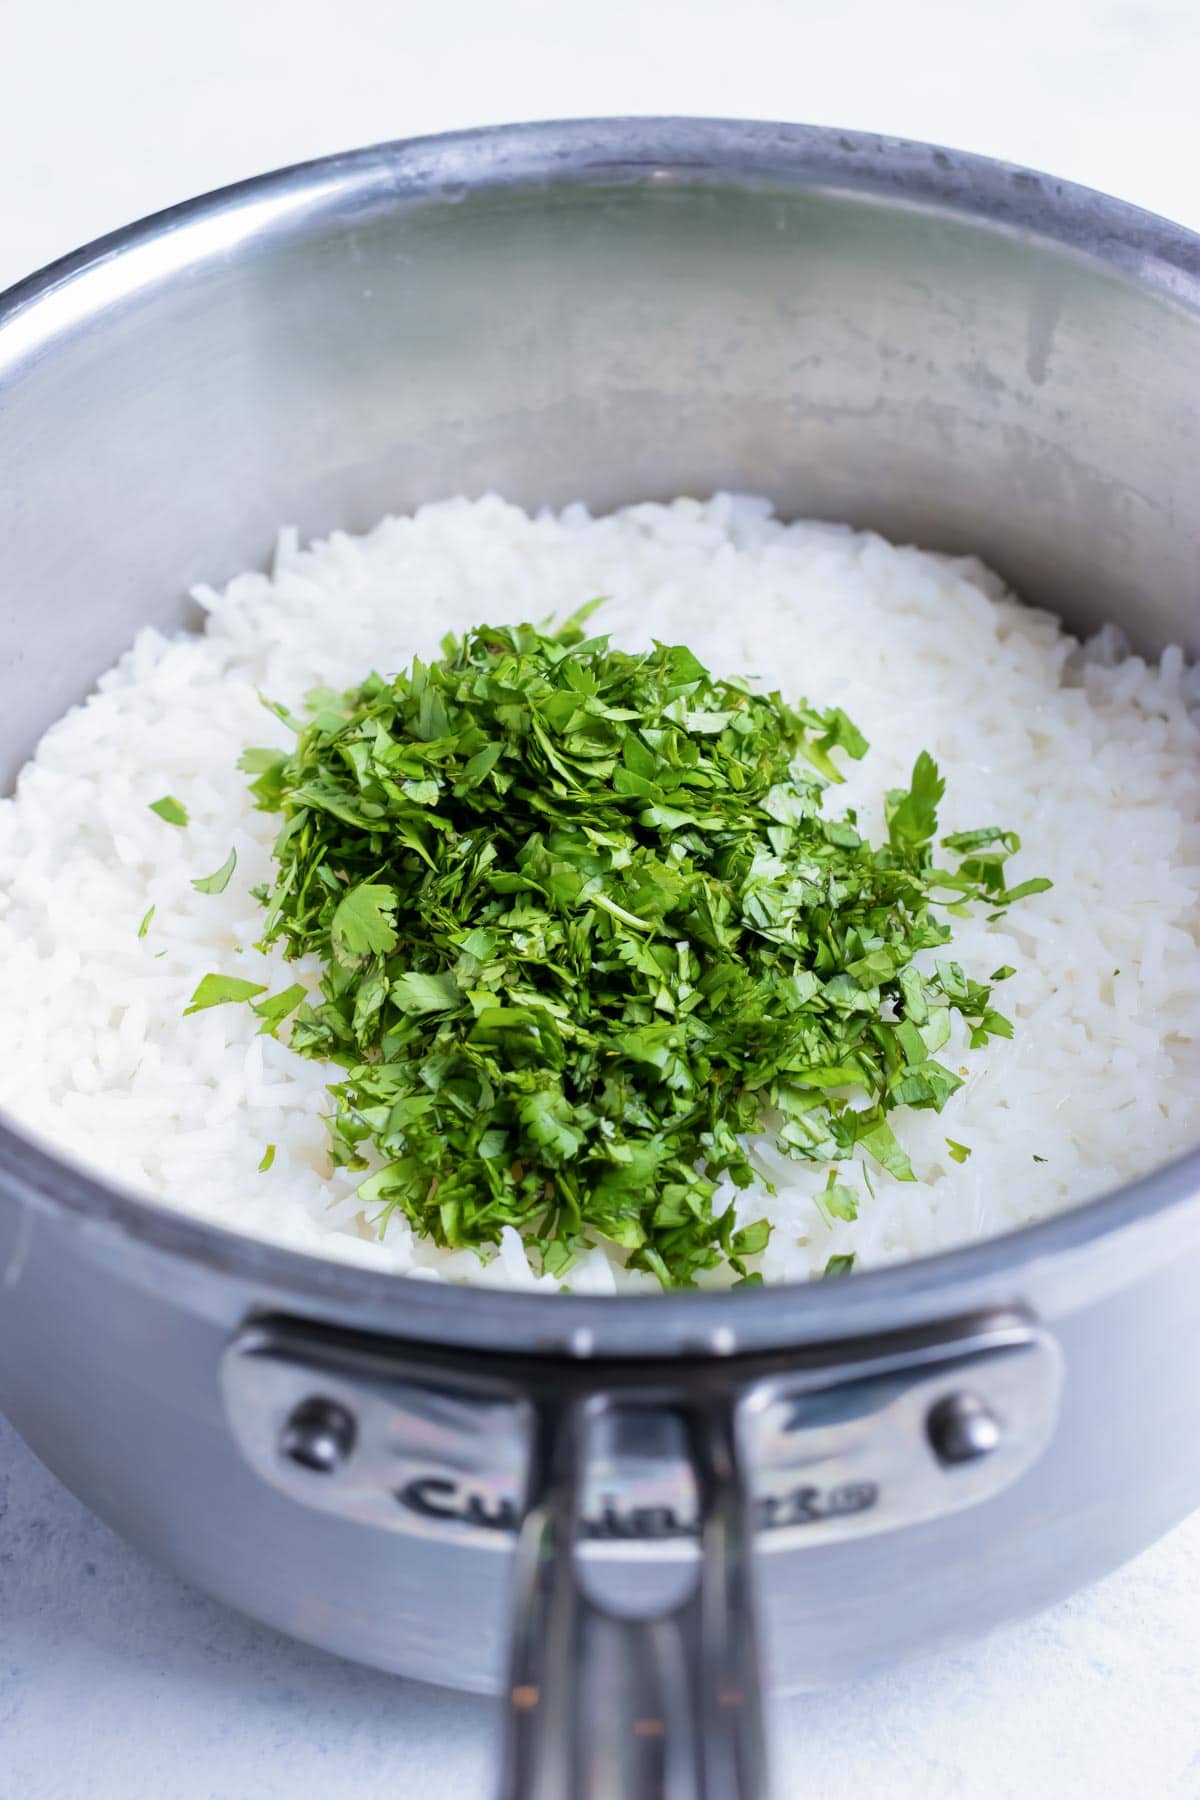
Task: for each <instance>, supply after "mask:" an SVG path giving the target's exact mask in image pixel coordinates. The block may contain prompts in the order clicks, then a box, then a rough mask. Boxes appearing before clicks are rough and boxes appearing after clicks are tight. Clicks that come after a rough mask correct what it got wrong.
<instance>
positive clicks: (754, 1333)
mask: <svg viewBox="0 0 1200 1800" xmlns="http://www.w3.org/2000/svg"><path fill="white" fill-rule="evenodd" d="M651 179H655V180H664V181H668V180H674V181H677V182H680V183H686V182H695V181H705V182H717V183H721V184H725V185H735V186H736V185H747V186H754V185H764V184H767V183H770V182H776V181H777V182H779V183H781V184H783V185H784V186H788V187H792V188H798V187H799V188H809V189H813V190H821V189H825V190H829V191H838V192H846V191H850V192H854V193H859V194H862V195H863V196H864V197H869V198H872V199H874V200H876V201H880V202H883V203H889V204H892V205H894V206H896V207H898V208H915V209H919V210H925V211H930V210H932V211H942V212H946V213H950V214H957V215H959V216H966V217H974V218H976V219H978V220H980V221H981V222H982V223H984V224H986V225H988V226H989V227H992V228H997V229H1000V230H1006V231H1010V232H1015V233H1018V234H1024V235H1027V236H1029V237H1031V238H1033V239H1037V240H1043V241H1045V240H1050V241H1053V242H1057V243H1059V244H1061V245H1063V246H1065V247H1067V248H1069V249H1072V250H1075V251H1077V252H1079V253H1081V254H1084V255H1086V256H1087V257H1089V258H1090V259H1092V260H1097V261H1100V262H1102V263H1105V264H1107V265H1108V266H1110V267H1111V268H1112V269H1113V272H1114V274H1121V275H1123V276H1124V277H1125V278H1126V279H1128V280H1131V281H1133V282H1134V283H1136V284H1138V285H1141V286H1144V287H1146V288H1148V289H1150V290H1152V291H1154V292H1156V293H1158V294H1160V295H1161V296H1163V297H1166V298H1168V299H1171V300H1173V301H1176V302H1178V303H1179V304H1181V305H1184V306H1185V307H1187V309H1188V310H1189V311H1194V312H1196V313H1197V315H1200V236H1197V235H1196V234H1195V233H1192V232H1190V231H1188V230H1186V229H1185V228H1184V227H1182V226H1179V225H1175V224H1172V223H1171V222H1170V221H1168V220H1165V219H1161V218H1158V217H1156V216H1155V215H1153V214H1150V213H1147V212H1143V211H1141V210H1140V209H1139V208H1137V207H1134V206H1130V205H1128V204H1127V203H1125V202H1123V201H1119V200H1116V199H1113V198H1111V197H1109V196H1108V195H1105V194H1101V193H1097V192H1096V191H1094V190H1092V189H1089V188H1084V187H1079V186H1076V185H1074V184H1072V183H1068V182H1062V181H1058V180H1056V179H1054V178H1052V177H1049V176H1044V175H1040V174H1036V173H1034V172H1032V171H1030V170H1027V169H1023V168H1020V167H1017V166H1015V165H1012V164H1009V163H1004V162H999V161H995V160H993V159H991V158H987V157H979V156H973V155H968V154H965V153H963V152H960V151H956V150H948V149H943V148H940V147H938V146H934V145H929V144H923V143H920V142H915V141H912V140H907V139H899V138H888V137H879V136H875V135H873V134H870V133H864V132H854V131H839V130H837V129H833V128H824V127H815V126H804V125H788V124H777V123H769V122H759V121H742V120H736V119H703V118H611V119H604V118H601V119H575V120H567V121H557V122H546V123H536V124H526V125H499V126H489V127H485V128H482V129H479V130H473V131H463V132H452V133H447V134H445V135H441V136H436V137H426V138H414V139H408V140H398V141H396V142H392V143H384V144H378V145H372V146H369V147H366V148H364V149H361V150H353V151H349V152H345V153H341V154H337V155H333V156H328V157H322V158H319V159H316V160H314V161H311V162H306V163H301V164H296V165H293V166H291V167H288V168H284V169H280V170H276V171H273V172H271V173H268V174H265V175H260V176H256V177H253V178H251V179H250V180H248V181H242V182H238V183H236V184H235V185H233V186H229V187H225V188H221V189H218V190H216V191H215V192H212V193H209V194H205V195H202V196H200V197H198V198H197V199H194V200H189V201H186V202H184V203H183V204H181V205H178V206H173V207H170V208H169V209H167V210H166V211H163V212H159V213H156V214H153V215H151V216H149V217H148V218H145V219H142V220H140V221H138V222H136V223H134V224H131V225H129V226H126V227H124V228H123V229H122V230H119V231H116V232H113V233H111V234H109V235H108V236H106V237H103V238H100V239H98V240H96V241H95V242H94V243H92V244H89V245H87V246H85V247H84V248H82V249H80V250H77V251H74V252H73V253H71V254H70V255H68V256H66V257H63V258H61V259H60V260H59V261H57V262H54V263H52V264H50V265H49V266H48V267H47V268H45V269H43V270H41V271H40V272H38V273H36V274H33V275H31V276H29V277H28V278H27V279H25V280H23V281H21V282H19V283H17V285H16V286H15V287H12V288H10V289H9V290H8V292H7V293H6V294H0V392H2V384H3V382H4V380H5V378H6V376H7V375H8V374H10V373H13V372H15V371H16V370H17V369H19V367H20V366H21V365H22V364H23V363H24V362H25V361H26V360H27V359H28V358H29V357H41V356H44V355H50V354H53V347H54V342H55V339H56V338H57V337H58V336H59V335H60V334H63V333H65V334H67V335H69V334H70V333H71V332H72V330H73V329H76V328H78V327H79V326H80V325H86V323H87V321H88V320H89V319H91V318H93V317H95V316H97V315H98V314H99V313H101V312H103V311H104V310H105V309H106V308H107V307H108V306H109V305H111V304H113V303H114V302H118V301H120V300H121V299H122V298H124V297H126V296H127V295H128V294H130V293H132V292H134V291H136V290H137V289H138V288H140V287H142V286H143V285H144V284H150V285H151V286H152V285H153V283H154V282H155V281H158V280H161V279H163V278H165V277H168V276H169V275H170V274H171V273H173V272H177V271H179V270H180V269H183V268H186V267H188V266H194V265H196V264H199V263H200V262H203V261H204V260H206V259H207V258H208V257H209V256H212V255H214V254H222V253H224V252H226V251H227V250H228V249H229V248H230V247H231V246H232V245H234V244H236V243H244V242H246V241H247V240H249V239H252V238H254V237H256V236H257V237H264V238H269V237H270V236H271V235H273V234H274V233H275V232H280V233H282V235H283V236H284V237H286V235H287V234H288V232H289V230H291V229H296V228H305V227H306V228H312V227H314V226H315V225H318V224H319V223H320V221H321V220H322V219H323V218H324V217H325V216H326V215H331V216H333V217H339V218H341V217H347V216H349V217H354V216H357V217H362V216H363V215H364V214H366V213H369V212H371V211H374V210H375V209H377V208H379V207H395V206H399V205H403V204H406V203H423V202H429V201H434V202H437V201H439V200H441V201H444V200H445V199H447V198H449V197H451V196H452V194H454V193H455V192H457V191H459V190H461V189H462V188H463V187H464V184H465V185H466V186H474V187H478V186H501V187H503V186H513V187H530V186H538V185H545V186H547V187H553V186H555V185H563V184H575V185H587V184H591V185H597V184H605V185H622V184H626V185H628V184H634V183H639V182H646V181H648V180H651ZM14 328H15V329H14ZM1198 328H1200V326H1198ZM0 1188H7V1190H8V1191H9V1192H10V1193H11V1194H13V1195H15V1196H16V1197H17V1198H18V1200H20V1201H23V1202H27V1203H30V1204H32V1205H35V1206H41V1207H49V1208H51V1209H52V1210H56V1211H58V1212H61V1213H65V1214H69V1215H73V1216H75V1217H76V1218H77V1219H79V1220H82V1221H88V1222H90V1223H91V1224H92V1225H93V1226H95V1227H98V1228H100V1229H101V1230H102V1231H104V1232H105V1233H107V1234H111V1235H112V1236H114V1237H116V1238H118V1239H124V1240H127V1241H128V1242H129V1243H130V1244H136V1245H139V1246H141V1247H142V1248H144V1249H146V1250H148V1251H150V1252H152V1253H158V1254H162V1255H165V1256H167V1257H168V1258H178V1259H183V1260H184V1261H186V1262H188V1263H190V1264H193V1265H196V1266H198V1267H200V1268H202V1269H206V1270H208V1271H210V1272H211V1273H213V1274H214V1275H218V1276H220V1275H224V1276H227V1277H230V1278H233V1279H234V1280H236V1281H237V1282H238V1283H239V1284H242V1285H244V1286H247V1287H249V1288H251V1289H265V1290H267V1291H269V1292H270V1293H272V1294H276V1295H278V1294H285V1295H287V1296H288V1297H289V1298H292V1299H294V1300H295V1302H296V1303H298V1304H303V1305H306V1306H308V1307H311V1308H313V1309H315V1310H317V1311H319V1312H322V1313H326V1314H333V1315H336V1316H337V1317H339V1318H346V1319H350V1320H354V1319H362V1318H369V1319H371V1320H373V1321H379V1320H381V1319H384V1318H389V1317H391V1318H394V1320H395V1323H396V1327H397V1329H398V1330H401V1329H402V1331H403V1335H404V1336H406V1337H408V1338H412V1339H423V1338H428V1339H431V1340H436V1341H440V1342H459V1341H467V1340H470V1341H475V1342H485V1341H489V1340H490V1341H493V1342H505V1343H508V1344H511V1345H514V1346H517V1345H519V1346H522V1347H545V1348H547V1349H552V1350H554V1351H560V1350H567V1351H574V1352H575V1353H577V1354H581V1355H582V1354H589V1353H591V1352H593V1351H602V1352H604V1353H611V1354H615V1355H619V1354H625V1353H630V1354H632V1353H638V1354H645V1353H647V1352H649V1351H653V1352H655V1353H659V1354H666V1355H673V1354H685V1355H687V1354H698V1353H699V1354H703V1353H707V1354H712V1353H714V1352H718V1353H728V1352H731V1351H733V1350H741V1349H760V1348H763V1347H766V1346H769V1345H774V1344H783V1343H787V1342H793V1343H798V1342H803V1341H805V1340H812V1339H814V1338H826V1337H829V1336H831V1335H843V1334H845V1335H853V1334H854V1333H855V1332H856V1331H859V1330H867V1329H872V1328H874V1327H875V1326H876V1325H877V1323H878V1321H880V1320H881V1319H884V1318H887V1317H890V1316H893V1315H894V1316H896V1317H897V1318H899V1317H902V1316H907V1317H911V1316H912V1315H913V1313H914V1312H915V1311H921V1310H923V1309H926V1308H929V1309H932V1308H935V1307H940V1306H942V1305H943V1304H945V1303H946V1302H947V1300H948V1298H949V1297H950V1296H952V1295H953V1294H954V1293H960V1292H962V1293H966V1292H970V1291H972V1290H981V1289H983V1288H987V1289H989V1290H996V1289H1000V1288H1003V1287H1004V1286H1005V1285H1006V1284H1008V1285H1010V1286H1012V1287H1013V1288H1014V1289H1015V1288H1019V1286H1020V1277H1021V1275H1022V1272H1025V1271H1028V1269H1029V1268H1030V1267H1031V1265H1033V1264H1035V1263H1042V1262H1044V1261H1046V1260H1048V1259H1062V1258H1064V1257H1066V1256H1069V1255H1071V1254H1073V1253H1083V1252H1087V1251H1088V1250H1090V1249H1093V1248H1095V1247H1096V1246H1098V1245H1100V1244H1101V1243H1102V1242H1103V1241H1105V1240H1108V1239H1110V1238H1112V1237H1114V1236H1115V1235H1116V1234H1119V1233H1123V1232H1126V1231H1128V1230H1130V1229H1131V1228H1134V1227H1137V1226H1139V1225H1141V1226H1143V1227H1146V1226H1148V1225H1149V1224H1150V1222H1151V1220H1154V1219H1158V1218H1161V1216H1162V1215H1164V1214H1166V1213H1168V1212H1170V1211H1171V1210H1172V1209H1174V1208H1176V1207H1178V1206H1181V1205H1183V1204H1184V1203H1186V1202H1187V1201H1188V1200H1189V1199H1195V1198H1196V1197H1197V1196H1198V1195H1200V1147H1198V1148H1197V1149H1195V1150H1191V1151H1188V1152H1187V1153H1185V1154H1184V1155H1183V1156H1181V1157H1178V1158H1176V1159H1175V1160H1174V1161H1173V1162H1171V1163H1169V1164H1167V1165H1166V1166H1164V1167H1162V1168H1159V1169H1156V1170H1154V1171H1152V1172H1151V1173H1150V1174H1149V1175H1147V1176H1145V1177H1143V1178H1142V1179H1139V1180H1137V1181H1134V1182H1131V1183H1128V1184H1125V1185H1123V1186H1121V1187H1118V1188H1116V1189H1114V1190H1112V1191H1111V1192H1108V1193H1106V1194H1103V1195H1101V1196H1100V1197H1099V1198H1096V1199H1093V1200H1090V1201H1087V1202H1085V1203H1083V1204H1082V1205H1080V1206H1077V1207H1074V1208H1071V1209H1070V1210H1068V1211H1066V1212H1063V1213H1060V1214H1058V1215H1056V1216H1054V1217H1053V1218H1050V1219H1046V1220H1042V1221H1040V1222H1039V1223H1037V1224H1033V1225H1026V1226H1022V1227H1020V1228H1018V1229H1017V1230H1014V1231H1010V1232H1006V1233H1003V1234H1002V1235H1000V1236H997V1237H993V1238H988V1239H985V1240H983V1241H981V1242H976V1243H969V1244H966V1245H963V1246H961V1247H960V1248H958V1249H954V1250H948V1251H943V1252H940V1253H938V1254H935V1255H932V1256H928V1257H923V1258H920V1259H919V1260H917V1261H914V1262H911V1263H903V1264H896V1265H891V1266H888V1267H885V1268H881V1269H875V1270H868V1271H864V1272H863V1273H862V1274H859V1275H854V1276H852V1277H850V1278H849V1279H848V1280H839V1281H836V1282H788V1283H780V1284H778V1285H771V1286H766V1287H762V1288H757V1289H754V1290H749V1291H745V1290H744V1291H740V1292H739V1291H721V1290H702V1291H699V1292H691V1293H666V1294H662V1295H657V1296H654V1295H641V1294H639V1295H616V1296H594V1295H571V1296H569V1297H564V1296H562V1295H559V1294H545V1293H538V1292H528V1291H513V1290H500V1289H494V1288H483V1287H480V1288H473V1289H472V1290H471V1298H470V1306H469V1307H467V1308H464V1307H463V1304H462V1298H463V1297H462V1290H461V1287H460V1286H459V1285H458V1284H450V1283H441V1282H436V1281H429V1280H421V1279H417V1278H413V1277H409V1276H404V1275H397V1274H390V1273H384V1272H382V1271H376V1270H373V1269H369V1268H364V1267H361V1266H359V1265H357V1264H353V1263H347V1262H340V1261H337V1260H334V1259H332V1258H326V1257H322V1256H318V1255H314V1254H310V1253H308V1252H305V1251H299V1250H293V1249H288V1248H285V1247H284V1246H282V1245H278V1244H274V1243H270V1242H268V1241H266V1240H263V1239H258V1238H254V1237H250V1236H247V1235H244V1234H242V1233H240V1232H236V1231H232V1230H229V1229H227V1228H225V1227H222V1226H217V1225H213V1224H209V1223H207V1222H206V1221H204V1220H202V1219H199V1218H196V1217H193V1216H190V1215H188V1214H186V1213H182V1212H179V1211H177V1210H176V1209H174V1208H173V1207H169V1206H166V1205H163V1204H162V1203H159V1202H156V1201H154V1200H150V1199H144V1198H142V1197H140V1196H138V1195H136V1194H134V1193H132V1192H130V1191H128V1190H126V1189H124V1188H123V1187H122V1186H121V1185H120V1184H119V1183H116V1182H110V1181H107V1180H105V1179H104V1178H102V1177H100V1176H97V1175H93V1174H91V1173H89V1172H88V1171H86V1170H85V1169H83V1168H82V1167H80V1166H79V1165H78V1164H76V1163H74V1162H73V1161H72V1160H70V1159H68V1158H65V1157H60V1156H59V1155H57V1154H55V1153H54V1152H52V1151H51V1150H49V1149H47V1148H44V1147H43V1146H42V1145H41V1144H39V1143H38V1142H36V1141H34V1140H33V1139H31V1138H29V1137H27V1136H26V1135H25V1134H24V1133H23V1131H22V1130H21V1129H20V1128H19V1127H18V1126H17V1125H15V1124H14V1123H11V1122H8V1121H6V1119H5V1116H4V1114H3V1111H2V1110H0Z"/></svg>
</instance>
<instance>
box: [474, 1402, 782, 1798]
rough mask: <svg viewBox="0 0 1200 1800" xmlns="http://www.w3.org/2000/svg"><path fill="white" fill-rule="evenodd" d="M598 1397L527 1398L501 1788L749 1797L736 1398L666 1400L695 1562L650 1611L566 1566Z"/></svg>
mask: <svg viewBox="0 0 1200 1800" xmlns="http://www.w3.org/2000/svg"><path fill="white" fill-rule="evenodd" d="M610 1404H611V1403H610V1401H609V1400H608V1399H607V1398H606V1397H605V1396H603V1395H596V1394H593V1395H588V1396H583V1397H578V1396H567V1397H563V1398H561V1399H554V1400H550V1399H543V1400H541V1401H540V1402H539V1403H538V1405H537V1406H536V1408H535V1412H534V1426H533V1433H532V1449H531V1457H530V1469H529V1478H528V1483H527V1490H526V1501H525V1511H524V1517H523V1522H522V1526H521V1531H520V1536H519V1539H518V1547H517V1558H516V1574H515V1603H514V1628H513V1643H512V1652H511V1662H510V1669H509V1681H508V1687H507V1691H506V1695H505V1708H506V1722H505V1744H504V1754H503V1762H502V1776H501V1784H500V1795H501V1800H760V1797H761V1796H762V1795H763V1794H764V1792H765V1774H764V1750H763V1726H762V1697H761V1684H760V1679H759V1664H758V1645H757V1637H756V1628H755V1606H754V1592H753V1587H754V1583H753V1569H752V1557H753V1539H754V1533H753V1529H752V1518H751V1510H750V1499H749V1495H748V1490H747V1482H746V1474H745V1468H744V1462H743V1449H742V1442H741V1437H742V1432H741V1418H740V1413H739V1406H738V1401H737V1398H736V1396H734V1395H732V1394H728V1393H717V1394H712V1393H709V1394H706V1395H705V1396H704V1397H703V1398H702V1399H700V1400H697V1401H696V1402H694V1403H689V1402H683V1401H680V1402H679V1403H678V1404H677V1405H674V1406H671V1407H670V1409H669V1410H670V1411H671V1412H672V1413H673V1414H674V1417H675V1420H677V1422H678V1426H679V1427H682V1433H683V1439H684V1443H685V1445H686V1454H687V1456H688V1459H689V1461H690V1464H691V1469H692V1475H693V1478H694V1481H695V1488H696V1495H697V1513H698V1533H699V1563H698V1568H697V1570H696V1572H695V1578H694V1580H693V1582H692V1585H691V1588H690V1590H689V1591H688V1593H687V1595H686V1597H685V1598H684V1599H683V1600H682V1601H681V1602H679V1603H678V1604H677V1605H675V1606H674V1607H669V1608H668V1609H666V1610H664V1611H661V1612H658V1613H654V1614H652V1615H651V1616H645V1615H644V1614H641V1613H639V1614H638V1615H637V1616H630V1614H629V1613H628V1612H626V1611H624V1610H620V1611H618V1610H617V1609H615V1608H614V1607H613V1606H612V1605H610V1604H606V1603H601V1602H600V1601H598V1600H597V1599H596V1598H595V1597H594V1595H593V1594H592V1593H589V1592H588V1588H587V1585H586V1583H585V1581H584V1579H583V1577H582V1571H581V1567H580V1556H579V1540H580V1523H579V1522H580V1517H581V1513H582V1510H583V1508H582V1501H583V1497H584V1489H585V1483H586V1477H587V1471H588V1467H589V1462H590V1458H591V1450H590V1445H591V1444H592V1442H593V1439H594V1435H595V1432H596V1429H597V1427H598V1425H600V1424H601V1422H602V1421H603V1417H604V1414H605V1412H606V1411H607V1410H608V1408H609V1406H610ZM661 1404H662V1405H664V1406H667V1405H668V1403H666V1402H663V1403H661Z"/></svg>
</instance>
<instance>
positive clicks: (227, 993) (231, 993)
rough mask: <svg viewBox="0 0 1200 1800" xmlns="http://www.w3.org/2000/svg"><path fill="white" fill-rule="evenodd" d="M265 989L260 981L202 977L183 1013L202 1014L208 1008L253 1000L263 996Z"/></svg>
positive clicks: (219, 976)
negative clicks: (258, 995)
mask: <svg viewBox="0 0 1200 1800" xmlns="http://www.w3.org/2000/svg"><path fill="white" fill-rule="evenodd" d="M266 991H267V990H266V988H265V986H264V985H263V983H262V982H261V981H243V980H242V979H241V977H240V976H238V975H202V976H201V978H200V982H199V985H198V986H197V988H196V991H195V993H194V994H193V995H192V998H191V1000H190V1001H189V1003H188V1005H187V1006H185V1007H184V1009H183V1013H184V1017H185V1018H186V1017H187V1015H188V1014H189V1013H195V1012H204V1011H205V1009H206V1008H207V1007H210V1006H226V1005H228V1003H229V1002H230V1001H233V1000H253V998H254V996H255V995H256V994H265V993H266Z"/></svg>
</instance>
